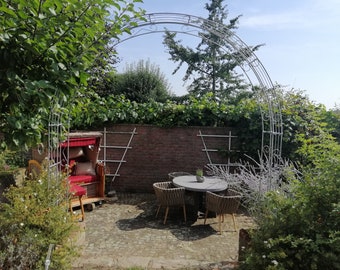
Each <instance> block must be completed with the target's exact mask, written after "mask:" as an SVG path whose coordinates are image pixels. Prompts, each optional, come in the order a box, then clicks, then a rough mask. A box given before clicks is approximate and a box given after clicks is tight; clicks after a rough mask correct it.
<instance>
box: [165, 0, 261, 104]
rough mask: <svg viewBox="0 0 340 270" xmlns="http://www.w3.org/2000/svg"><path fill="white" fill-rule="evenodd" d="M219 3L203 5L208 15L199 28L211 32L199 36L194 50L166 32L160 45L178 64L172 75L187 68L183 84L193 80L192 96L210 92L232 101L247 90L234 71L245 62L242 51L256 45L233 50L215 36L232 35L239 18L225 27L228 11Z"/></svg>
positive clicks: (172, 34)
mask: <svg viewBox="0 0 340 270" xmlns="http://www.w3.org/2000/svg"><path fill="white" fill-rule="evenodd" d="M222 3H223V0H211V1H209V3H208V4H206V5H205V8H206V10H207V11H208V12H209V15H208V18H207V20H208V22H203V24H202V29H211V27H212V26H211V25H214V26H213V27H214V31H215V32H214V33H213V32H208V31H206V32H201V33H199V34H200V37H202V40H201V42H200V43H199V44H198V46H197V47H196V48H195V49H191V48H189V47H185V46H183V45H182V44H181V41H180V40H177V41H176V40H175V38H176V33H171V32H168V31H167V32H166V34H165V37H164V41H163V43H164V45H165V46H166V47H167V48H168V52H169V54H170V60H172V61H174V62H177V63H179V64H178V66H177V68H176V69H175V70H174V72H173V73H176V72H177V71H178V70H179V69H180V68H181V67H182V65H183V64H184V63H185V64H187V65H188V67H187V70H186V73H185V76H184V78H183V81H187V80H188V79H190V78H192V79H193V82H192V83H191V85H190V87H189V92H191V93H192V94H194V95H195V96H201V95H204V94H205V93H207V92H213V93H214V95H215V96H216V97H219V98H221V97H227V98H229V99H234V98H236V97H237V95H238V93H239V92H243V91H245V90H246V89H247V88H248V85H247V84H246V83H245V82H244V78H243V77H242V76H241V75H238V74H237V72H236V70H235V69H236V67H238V66H240V65H241V64H242V62H244V61H246V59H241V58H240V57H239V56H240V55H241V51H242V50H244V49H247V50H251V51H255V50H257V49H258V48H259V46H256V47H251V48H242V49H240V50H239V51H237V50H233V49H232V48H231V47H230V44H228V42H227V38H226V37H225V36H223V37H220V36H219V35H217V34H215V33H226V34H225V35H226V36H228V35H229V36H231V35H233V34H234V32H233V31H234V30H235V29H236V28H237V23H238V19H239V17H240V16H238V17H236V18H233V19H231V20H230V21H229V23H228V24H226V23H225V20H226V19H227V17H228V11H227V9H226V6H222ZM248 54H249V53H248ZM244 55H247V54H244Z"/></svg>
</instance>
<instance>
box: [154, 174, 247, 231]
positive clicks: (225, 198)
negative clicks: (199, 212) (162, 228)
mask: <svg viewBox="0 0 340 270" xmlns="http://www.w3.org/2000/svg"><path fill="white" fill-rule="evenodd" d="M169 179H172V181H165V182H156V183H154V184H153V189H154V191H155V195H156V198H157V203H158V208H157V212H156V217H157V216H158V214H159V210H160V208H161V207H165V216H164V220H163V224H166V220H167V217H168V213H169V207H173V206H177V207H178V206H179V207H181V208H183V215H184V221H185V222H186V219H187V218H186V205H185V195H186V192H188V191H190V192H193V193H194V195H195V198H196V199H195V204H198V208H199V207H201V206H202V200H203V198H204V197H205V199H204V200H205V206H204V208H205V209H204V210H203V211H204V224H206V221H207V217H208V213H209V212H214V213H216V215H217V216H218V223H219V232H220V233H221V234H222V228H221V223H222V222H224V215H225V214H229V215H231V216H232V219H233V223H234V229H235V231H237V228H236V222H235V213H236V212H237V210H238V208H239V205H240V200H241V195H240V193H238V192H236V191H234V190H232V189H230V188H228V184H227V182H226V181H225V180H223V179H219V178H215V177H204V181H203V182H198V181H197V180H196V176H195V175H190V174H187V173H186V174H185V175H184V174H180V175H174V174H172V175H171V174H169Z"/></svg>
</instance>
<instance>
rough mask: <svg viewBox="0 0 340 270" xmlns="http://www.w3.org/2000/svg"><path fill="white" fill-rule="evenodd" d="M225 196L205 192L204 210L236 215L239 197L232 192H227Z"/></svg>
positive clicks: (238, 194)
mask: <svg viewBox="0 0 340 270" xmlns="http://www.w3.org/2000/svg"><path fill="white" fill-rule="evenodd" d="M227 194H228V195H219V194H215V193H212V192H209V191H207V193H206V208H207V209H208V210H210V211H212V212H216V213H217V214H233V213H236V212H237V210H238V208H239V205H240V201H241V195H240V193H238V192H236V191H234V190H228V193H227Z"/></svg>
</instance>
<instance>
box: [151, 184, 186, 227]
mask: <svg viewBox="0 0 340 270" xmlns="http://www.w3.org/2000/svg"><path fill="white" fill-rule="evenodd" d="M153 189H154V191H155V194H156V198H157V203H158V208H157V212H156V217H157V216H158V213H159V210H160V208H161V207H162V206H163V207H165V216H164V221H163V224H165V223H166V220H167V217H168V213H169V207H171V206H181V207H182V208H183V215H184V221H185V222H186V221H187V215H186V208H185V197H184V194H185V189H184V188H181V187H174V186H173V184H172V182H170V181H168V182H157V183H154V184H153Z"/></svg>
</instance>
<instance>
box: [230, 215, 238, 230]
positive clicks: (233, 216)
mask: <svg viewBox="0 0 340 270" xmlns="http://www.w3.org/2000/svg"><path fill="white" fill-rule="evenodd" d="M231 216H232V218H233V222H234V229H235V232H237V228H236V222H235V215H234V214H231Z"/></svg>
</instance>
